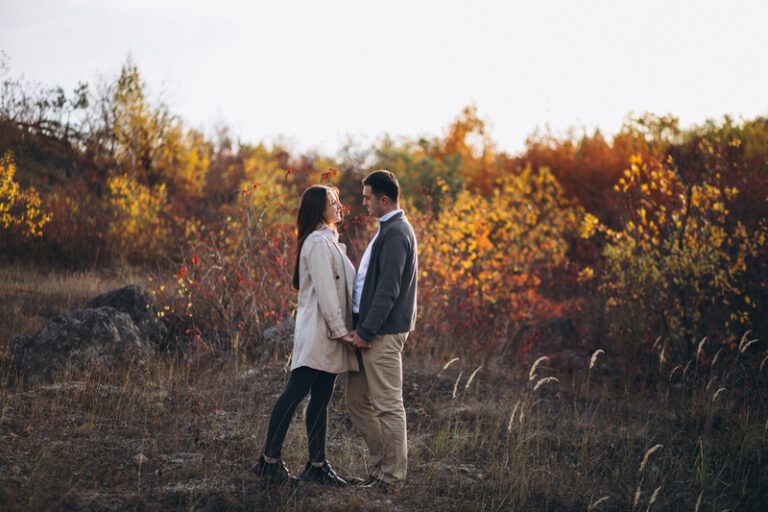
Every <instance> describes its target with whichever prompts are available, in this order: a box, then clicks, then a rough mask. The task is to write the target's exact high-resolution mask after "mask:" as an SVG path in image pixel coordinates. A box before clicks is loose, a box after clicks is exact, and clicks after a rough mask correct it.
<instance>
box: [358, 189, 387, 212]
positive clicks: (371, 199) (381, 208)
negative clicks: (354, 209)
mask: <svg viewBox="0 0 768 512" xmlns="http://www.w3.org/2000/svg"><path fill="white" fill-rule="evenodd" d="M388 200H389V198H388V197H387V196H381V197H376V195H375V194H374V193H373V191H372V190H371V187H370V185H365V186H363V206H365V208H366V209H367V210H368V215H371V216H372V217H376V218H379V217H381V216H382V215H384V214H385V213H386V204H387V203H386V202H387V201H388Z"/></svg>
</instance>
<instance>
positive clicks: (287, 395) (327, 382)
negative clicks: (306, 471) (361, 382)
mask: <svg viewBox="0 0 768 512" xmlns="http://www.w3.org/2000/svg"><path fill="white" fill-rule="evenodd" d="M335 382H336V374H335V373H328V372H324V371H322V370H315V369H314V368H309V367H306V366H301V367H299V368H296V369H295V370H293V371H291V376H290V377H289V378H288V384H287V385H286V386H285V390H284V391H283V393H282V394H281V395H280V398H278V399H277V403H275V407H274V409H272V416H270V418H269V430H267V442H266V443H265V445H264V454H265V455H266V456H267V457H273V458H279V457H280V452H281V450H282V449H283V441H285V434H286V433H287V432H288V426H289V425H290V424H291V420H292V419H293V414H294V413H295V412H296V407H297V406H298V405H299V403H300V402H301V401H302V400H304V397H305V396H307V393H309V392H310V390H311V391H312V395H311V397H310V398H309V405H308V406H307V438H308V439H309V460H311V461H312V462H323V461H324V460H325V430H326V425H327V422H328V402H330V401H331V395H333V385H334V383H335Z"/></svg>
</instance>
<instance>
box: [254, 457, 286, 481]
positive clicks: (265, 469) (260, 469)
mask: <svg viewBox="0 0 768 512" xmlns="http://www.w3.org/2000/svg"><path fill="white" fill-rule="evenodd" d="M251 472H252V473H255V474H256V475H258V476H261V477H264V478H265V479H267V480H268V481H270V482H273V483H286V482H289V481H290V480H291V472H290V471H288V468H287V467H286V465H285V463H284V462H283V460H282V459H277V462H274V463H269V462H267V460H266V459H265V458H264V455H262V456H261V457H259V462H257V463H256V465H255V466H253V467H252V468H251Z"/></svg>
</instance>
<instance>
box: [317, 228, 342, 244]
mask: <svg viewBox="0 0 768 512" xmlns="http://www.w3.org/2000/svg"><path fill="white" fill-rule="evenodd" d="M314 232H315V233H318V234H320V235H321V236H323V237H325V238H327V239H329V240H333V241H334V242H338V241H339V232H338V231H336V230H335V229H333V228H331V227H330V226H328V225H327V224H320V225H318V226H317V227H316V228H315V231H314Z"/></svg>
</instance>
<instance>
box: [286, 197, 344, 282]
mask: <svg viewBox="0 0 768 512" xmlns="http://www.w3.org/2000/svg"><path fill="white" fill-rule="evenodd" d="M329 191H331V192H333V191H334V189H333V188H332V187H326V186H324V185H312V186H311V187H309V188H308V189H307V190H305V191H304V193H303V194H302V195H301V204H300V205H299V215H298V217H297V218H296V229H297V232H298V233H297V236H298V243H297V244H296V265H295V266H294V268H293V287H294V288H296V289H297V290H298V289H299V259H300V258H301V248H302V247H303V246H304V240H306V239H307V237H308V236H309V234H310V233H312V232H313V231H314V230H315V229H317V226H319V225H321V224H325V218H323V213H325V209H326V207H327V206H328V192H329Z"/></svg>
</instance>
